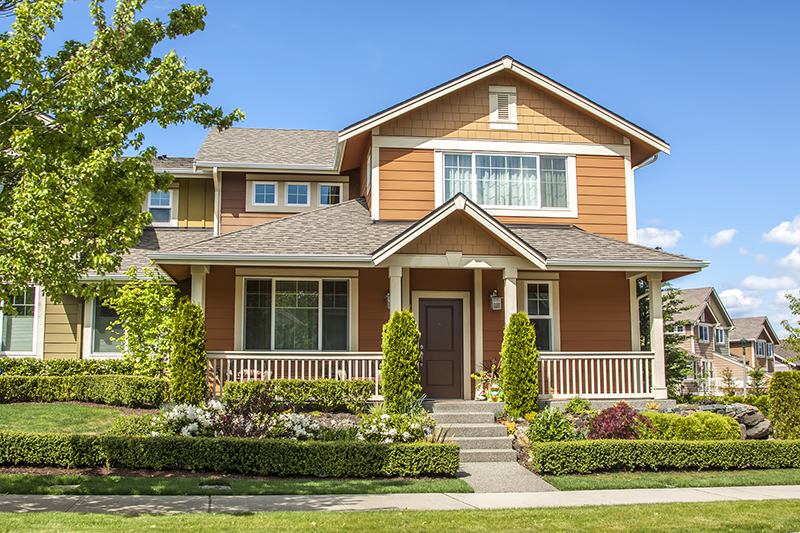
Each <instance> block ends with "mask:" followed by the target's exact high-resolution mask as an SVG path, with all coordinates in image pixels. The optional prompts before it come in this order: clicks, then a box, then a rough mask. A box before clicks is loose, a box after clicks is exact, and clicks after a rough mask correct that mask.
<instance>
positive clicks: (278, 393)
mask: <svg viewBox="0 0 800 533" xmlns="http://www.w3.org/2000/svg"><path fill="white" fill-rule="evenodd" d="M374 392H375V382H374V381H369V380H343V381H338V380H335V379H314V380H302V379H271V380H267V381H242V382H238V381H229V382H227V383H226V384H225V389H224V390H223V393H222V400H223V402H224V403H225V406H226V407H227V408H228V409H234V410H235V409H237V408H240V409H245V410H247V411H250V412H259V413H264V414H267V413H280V412H282V411H285V410H287V409H291V410H292V411H299V410H301V409H308V408H315V409H320V410H322V411H334V410H336V409H341V408H345V409H347V410H349V411H352V412H360V411H362V410H364V408H365V407H366V406H367V401H368V400H369V398H370V397H371V396H372V395H373V393H374Z"/></svg>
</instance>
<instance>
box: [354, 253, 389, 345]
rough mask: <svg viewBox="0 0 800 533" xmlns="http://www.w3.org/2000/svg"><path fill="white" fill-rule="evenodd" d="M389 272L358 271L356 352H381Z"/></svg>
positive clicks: (387, 313) (381, 269)
mask: <svg viewBox="0 0 800 533" xmlns="http://www.w3.org/2000/svg"><path fill="white" fill-rule="evenodd" d="M387 292H389V272H388V271H387V270H386V269H385V268H362V269H359V271H358V350H359V351H362V352H375V351H380V350H381V333H382V331H383V325H384V324H385V323H386V322H388V321H389V309H388V308H387V307H386V293H387Z"/></svg>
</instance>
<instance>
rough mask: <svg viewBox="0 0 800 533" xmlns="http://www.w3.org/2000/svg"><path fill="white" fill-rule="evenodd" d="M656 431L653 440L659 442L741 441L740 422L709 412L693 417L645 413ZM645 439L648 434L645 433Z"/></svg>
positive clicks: (694, 414)
mask: <svg viewBox="0 0 800 533" xmlns="http://www.w3.org/2000/svg"><path fill="white" fill-rule="evenodd" d="M641 414H642V415H643V416H644V417H645V418H647V419H648V420H650V422H652V424H653V429H655V434H653V436H652V438H653V439H658V440H691V441H698V440H739V439H741V431H740V430H739V422H737V421H736V420H735V419H733V418H731V417H729V416H723V415H718V414H716V413H711V412H708V411H698V412H696V413H692V414H691V416H680V415H676V414H672V413H657V412H653V411H643V412H642V413H641ZM643 434H644V435H645V438H648V437H647V432H643Z"/></svg>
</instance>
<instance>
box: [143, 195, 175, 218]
mask: <svg viewBox="0 0 800 533" xmlns="http://www.w3.org/2000/svg"><path fill="white" fill-rule="evenodd" d="M172 197H173V191H172V190H169V191H167V192H164V191H150V194H148V196H147V210H148V211H149V212H150V214H151V215H152V216H153V225H154V226H171V225H172V224H173V218H172V208H173V198H172Z"/></svg>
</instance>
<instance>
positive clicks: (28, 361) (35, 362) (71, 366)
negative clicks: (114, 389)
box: [0, 357, 135, 376]
mask: <svg viewBox="0 0 800 533" xmlns="http://www.w3.org/2000/svg"><path fill="white" fill-rule="evenodd" d="M0 370H2V375H4V376H87V375H95V376H96V375H126V376H130V375H133V374H134V373H135V372H134V368H133V362H132V361H127V360H124V359H48V360H43V359H34V358H33V357H21V358H19V359H16V358H11V357H0Z"/></svg>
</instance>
